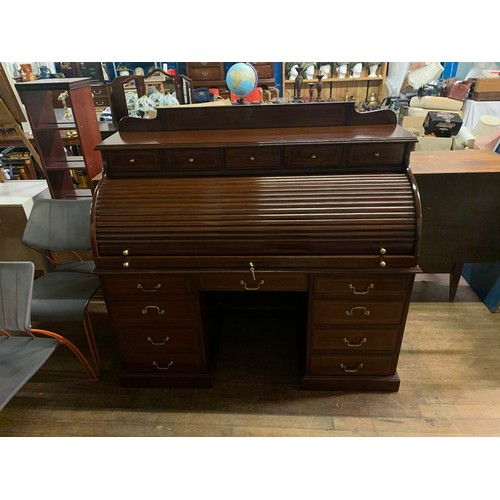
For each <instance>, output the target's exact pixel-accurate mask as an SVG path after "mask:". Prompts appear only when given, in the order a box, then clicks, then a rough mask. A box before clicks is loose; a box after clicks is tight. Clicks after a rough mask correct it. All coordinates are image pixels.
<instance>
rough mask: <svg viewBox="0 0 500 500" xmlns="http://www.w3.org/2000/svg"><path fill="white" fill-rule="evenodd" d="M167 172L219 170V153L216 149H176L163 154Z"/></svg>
mask: <svg viewBox="0 0 500 500" xmlns="http://www.w3.org/2000/svg"><path fill="white" fill-rule="evenodd" d="M163 155H164V158H165V164H166V167H167V170H175V171H181V172H189V171H192V172H200V171H204V170H219V169H220V168H221V151H220V149H218V148H196V149H192V148H178V149H169V150H166V151H164V152H163Z"/></svg>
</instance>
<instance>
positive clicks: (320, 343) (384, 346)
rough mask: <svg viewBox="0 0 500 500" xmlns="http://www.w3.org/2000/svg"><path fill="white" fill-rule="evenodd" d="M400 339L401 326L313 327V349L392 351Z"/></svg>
mask: <svg viewBox="0 0 500 500" xmlns="http://www.w3.org/2000/svg"><path fill="white" fill-rule="evenodd" d="M398 340H399V328H397V327H392V328H366V327H365V328H363V327H358V328H347V327H338V326H322V327H316V328H312V330H311V343H310V348H311V349H312V350H319V351H333V350H340V351H350V352H359V351H392V350H394V349H395V348H396V345H397V342H398Z"/></svg>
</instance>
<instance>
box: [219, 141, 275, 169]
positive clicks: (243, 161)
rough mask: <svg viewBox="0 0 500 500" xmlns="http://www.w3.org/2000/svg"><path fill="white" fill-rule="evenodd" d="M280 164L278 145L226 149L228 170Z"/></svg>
mask: <svg viewBox="0 0 500 500" xmlns="http://www.w3.org/2000/svg"><path fill="white" fill-rule="evenodd" d="M280 164H281V155H280V148H278V147H272V146H263V147H258V148H227V149H226V168H227V169H230V170H238V169H254V168H265V169H268V168H279V167H280Z"/></svg>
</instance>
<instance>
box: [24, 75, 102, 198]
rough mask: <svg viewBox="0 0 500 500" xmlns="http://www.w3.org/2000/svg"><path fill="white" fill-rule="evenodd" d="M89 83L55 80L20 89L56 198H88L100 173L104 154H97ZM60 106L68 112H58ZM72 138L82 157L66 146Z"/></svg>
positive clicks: (98, 139)
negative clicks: (56, 104) (72, 152)
mask: <svg viewBox="0 0 500 500" xmlns="http://www.w3.org/2000/svg"><path fill="white" fill-rule="evenodd" d="M90 82H91V80H90V78H54V79H47V80H36V81H33V82H26V83H17V84H16V88H17V91H18V93H19V96H20V98H21V101H22V102H23V104H24V105H25V107H26V112H27V114H28V119H29V122H30V125H31V129H32V131H33V136H34V138H35V142H36V146H37V150H38V153H39V154H40V158H41V162H42V168H43V172H44V175H45V179H46V180H47V184H48V186H49V190H50V193H51V196H52V197H53V198H75V197H78V196H90V194H91V190H92V189H93V187H92V182H91V181H92V179H93V178H94V177H96V176H97V175H98V174H100V173H101V172H102V158H101V153H100V152H99V151H96V150H95V146H96V145H97V144H98V143H99V142H101V134H100V131H99V124H98V122H97V116H96V113H95V109H94V98H93V97H92V92H91V87H90ZM62 95H66V97H65V99H64V100H63V99H62V98H61V96H62ZM58 101H59V102H61V101H62V102H65V104H66V108H64V107H56V106H55V105H54V103H57V102H58ZM69 137H72V138H74V139H75V142H76V143H77V144H78V149H79V151H78V152H79V153H80V154H79V155H72V154H71V153H70V150H69V149H68V148H67V147H66V145H67V139H68V138H69ZM79 181H80V185H79V184H78V182H79Z"/></svg>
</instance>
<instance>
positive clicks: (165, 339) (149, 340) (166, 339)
mask: <svg viewBox="0 0 500 500" xmlns="http://www.w3.org/2000/svg"><path fill="white" fill-rule="evenodd" d="M146 340H147V341H148V342H150V343H151V344H152V345H165V344H166V343H167V342H168V341H169V340H170V337H165V338H164V339H163V340H162V341H161V342H157V341H156V340H153V339H152V338H151V337H148V338H147V339H146Z"/></svg>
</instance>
